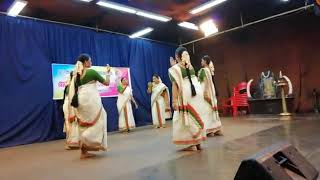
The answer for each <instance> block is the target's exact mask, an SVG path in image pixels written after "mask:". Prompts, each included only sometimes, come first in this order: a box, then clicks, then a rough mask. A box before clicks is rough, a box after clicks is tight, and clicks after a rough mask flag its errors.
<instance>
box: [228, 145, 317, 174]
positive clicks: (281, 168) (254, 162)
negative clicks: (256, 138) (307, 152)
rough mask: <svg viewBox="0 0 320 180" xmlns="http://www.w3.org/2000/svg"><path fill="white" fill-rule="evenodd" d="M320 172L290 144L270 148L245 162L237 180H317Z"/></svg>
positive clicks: (241, 166)
mask: <svg viewBox="0 0 320 180" xmlns="http://www.w3.org/2000/svg"><path fill="white" fill-rule="evenodd" d="M318 176H319V172H318V171H317V170H316V169H315V168H314V167H313V166H312V165H311V164H310V163H309V162H308V161H307V160H306V158H305V157H303V156H302V155H301V154H300V153H299V152H298V150H297V149H296V148H295V147H293V146H292V145H290V144H289V143H280V144H275V145H273V146H270V147H268V148H266V149H264V150H262V151H261V152H259V153H257V154H255V155H253V156H251V157H249V158H247V159H245V160H243V161H242V162H241V165H240V167H239V169H238V172H237V174H236V176H235V178H234V179H235V180H300V179H301V180H303V179H307V180H316V179H317V177H318Z"/></svg>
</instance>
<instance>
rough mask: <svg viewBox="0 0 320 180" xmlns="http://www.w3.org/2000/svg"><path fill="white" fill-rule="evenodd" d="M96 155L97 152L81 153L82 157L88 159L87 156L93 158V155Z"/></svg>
mask: <svg viewBox="0 0 320 180" xmlns="http://www.w3.org/2000/svg"><path fill="white" fill-rule="evenodd" d="M95 156H96V155H95V154H91V153H88V152H86V153H81V155H80V159H86V158H91V157H95Z"/></svg>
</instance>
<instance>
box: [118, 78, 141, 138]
mask: <svg viewBox="0 0 320 180" xmlns="http://www.w3.org/2000/svg"><path fill="white" fill-rule="evenodd" d="M118 92H119V95H118V100H117V108H118V113H119V130H120V131H122V132H130V130H132V129H134V128H135V127H136V123H135V121H134V116H133V111H132V105H131V101H132V102H133V103H134V104H135V106H136V108H138V104H137V103H136V101H135V99H134V98H133V94H132V89H131V87H130V86H129V82H128V80H127V79H126V78H121V81H120V85H119V86H118Z"/></svg>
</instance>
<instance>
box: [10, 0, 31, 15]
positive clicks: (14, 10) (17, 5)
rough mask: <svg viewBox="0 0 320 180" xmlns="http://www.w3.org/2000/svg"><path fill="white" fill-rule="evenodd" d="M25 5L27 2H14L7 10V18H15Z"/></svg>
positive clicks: (18, 0) (21, 0) (19, 0)
mask: <svg viewBox="0 0 320 180" xmlns="http://www.w3.org/2000/svg"><path fill="white" fill-rule="evenodd" d="M27 4H28V2H27V1H23V0H16V1H14V2H13V4H12V5H11V6H10V8H9V10H8V16H14V17H15V16H17V15H18V14H19V13H20V12H21V11H22V9H23V8H24V7H25V6H26V5H27Z"/></svg>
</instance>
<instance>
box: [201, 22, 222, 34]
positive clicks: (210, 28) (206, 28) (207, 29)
mask: <svg viewBox="0 0 320 180" xmlns="http://www.w3.org/2000/svg"><path fill="white" fill-rule="evenodd" d="M200 29H201V31H202V32H203V33H204V36H205V37H207V36H210V35H212V34H214V33H217V32H219V30H218V28H217V26H216V25H215V24H214V22H213V20H211V19H210V20H208V21H205V22H204V23H202V24H201V25H200Z"/></svg>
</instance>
